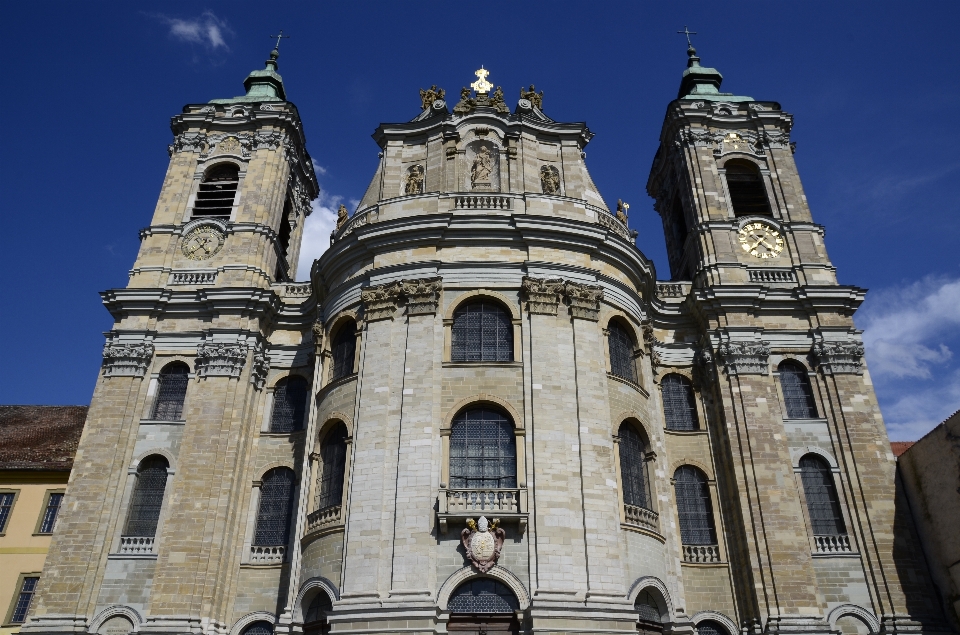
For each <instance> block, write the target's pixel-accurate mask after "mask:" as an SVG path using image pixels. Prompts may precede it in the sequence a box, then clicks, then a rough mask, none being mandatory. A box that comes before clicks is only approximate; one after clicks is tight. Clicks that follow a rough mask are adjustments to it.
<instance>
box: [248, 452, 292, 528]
mask: <svg viewBox="0 0 960 635" xmlns="http://www.w3.org/2000/svg"><path fill="white" fill-rule="evenodd" d="M293 489H294V475H293V470H291V469H290V468H288V467H278V468H274V469H272V470H270V471H269V472H267V473H266V475H264V477H263V481H262V484H261V485H260V508H259V510H258V512H257V529H256V535H255V536H254V540H253V544H254V545H255V546H257V547H275V546H280V545H286V544H287V541H288V540H289V538H290V516H291V513H292V512H293Z"/></svg>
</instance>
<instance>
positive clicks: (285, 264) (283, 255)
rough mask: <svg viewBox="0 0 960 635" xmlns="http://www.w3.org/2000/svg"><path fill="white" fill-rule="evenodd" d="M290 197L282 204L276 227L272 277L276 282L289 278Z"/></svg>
mask: <svg viewBox="0 0 960 635" xmlns="http://www.w3.org/2000/svg"><path fill="white" fill-rule="evenodd" d="M291 209H292V206H291V204H290V199H287V201H286V202H285V203H284V204H283V215H282V216H281V217H280V227H278V228H277V271H276V273H275V274H274V278H275V279H276V281H277V282H283V281H284V280H289V279H290V263H289V258H290V254H289V252H290V231H291V230H290V211H291Z"/></svg>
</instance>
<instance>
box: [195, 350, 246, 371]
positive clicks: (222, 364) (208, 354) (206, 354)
mask: <svg viewBox="0 0 960 635" xmlns="http://www.w3.org/2000/svg"><path fill="white" fill-rule="evenodd" d="M246 360H247V347H246V346H243V345H242V344H237V343H233V342H230V343H227V342H203V343H201V344H200V346H198V347H197V374H198V375H200V376H201V377H239V376H240V373H242V372H243V365H244V363H246Z"/></svg>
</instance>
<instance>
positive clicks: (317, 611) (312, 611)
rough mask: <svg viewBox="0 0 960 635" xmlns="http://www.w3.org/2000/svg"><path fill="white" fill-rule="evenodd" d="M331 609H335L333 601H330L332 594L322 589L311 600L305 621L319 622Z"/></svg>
mask: <svg viewBox="0 0 960 635" xmlns="http://www.w3.org/2000/svg"><path fill="white" fill-rule="evenodd" d="M331 610H333V603H332V602H331V601H330V596H328V595H327V594H326V593H324V592H323V591H320V592H319V593H317V594H316V595H315V596H314V597H313V599H312V600H311V601H310V606H308V607H307V611H306V613H305V617H304V618H303V623H304V624H310V623H311V622H318V621H320V620H322V619H324V618H325V617H326V614H327V612H329V611H331Z"/></svg>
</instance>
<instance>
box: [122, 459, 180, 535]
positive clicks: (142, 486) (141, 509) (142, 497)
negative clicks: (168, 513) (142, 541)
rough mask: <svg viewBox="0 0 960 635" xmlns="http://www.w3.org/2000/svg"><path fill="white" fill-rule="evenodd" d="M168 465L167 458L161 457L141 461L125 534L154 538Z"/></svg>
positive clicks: (165, 485)
mask: <svg viewBox="0 0 960 635" xmlns="http://www.w3.org/2000/svg"><path fill="white" fill-rule="evenodd" d="M168 467H169V465H168V464H167V461H166V459H164V458H161V457H153V458H149V459H145V460H144V461H142V462H141V463H140V467H139V468H138V469H137V481H136V483H135V484H134V486H133V497H132V498H131V500H130V515H129V516H128V517H127V528H126V531H124V533H123V535H124V536H136V537H146V538H152V537H153V536H154V535H156V533H157V523H158V522H159V521H160V509H161V507H162V506H163V493H164V490H166V488H167V468H168Z"/></svg>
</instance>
